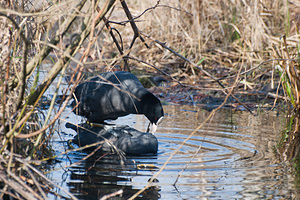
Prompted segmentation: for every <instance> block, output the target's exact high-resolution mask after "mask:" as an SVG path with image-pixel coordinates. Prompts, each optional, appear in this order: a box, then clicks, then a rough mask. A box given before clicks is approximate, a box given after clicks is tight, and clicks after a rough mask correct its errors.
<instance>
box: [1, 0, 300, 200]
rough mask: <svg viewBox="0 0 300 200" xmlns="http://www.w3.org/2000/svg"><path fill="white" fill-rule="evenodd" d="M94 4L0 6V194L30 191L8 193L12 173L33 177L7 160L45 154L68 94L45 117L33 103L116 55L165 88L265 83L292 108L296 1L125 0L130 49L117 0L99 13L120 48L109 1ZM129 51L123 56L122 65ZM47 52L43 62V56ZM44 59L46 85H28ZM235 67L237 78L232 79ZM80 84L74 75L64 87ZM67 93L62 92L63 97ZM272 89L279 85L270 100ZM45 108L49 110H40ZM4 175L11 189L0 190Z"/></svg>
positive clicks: (108, 66)
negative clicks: (59, 81) (167, 84)
mask: <svg viewBox="0 0 300 200" xmlns="http://www.w3.org/2000/svg"><path fill="white" fill-rule="evenodd" d="M79 2H81V4H82V6H80V5H79ZM97 2H98V4H97V5H98V6H99V8H98V10H97V6H95V5H93V4H91V1H79V0H68V1H58V2H56V3H54V2H52V3H48V1H45V0H44V1H38V0H37V1H35V0H19V1H5V0H2V1H0V5H1V6H0V14H1V15H0V66H1V72H0V76H1V80H0V87H1V100H0V101H1V109H0V111H1V115H0V117H1V127H0V130H1V134H0V139H1V141H2V143H1V145H0V153H1V157H0V159H1V161H0V162H1V165H0V167H2V168H3V169H6V171H5V170H4V171H3V173H2V174H0V178H1V180H2V182H4V184H3V185H4V187H3V190H2V194H9V195H16V197H23V198H27V195H28V191H30V188H27V189H24V190H23V189H22V188H20V189H19V190H17V189H16V188H18V187H15V186H16V185H17V184H21V182H20V181H19V179H18V178H16V177H17V176H16V177H14V175H20V176H21V175H22V176H23V175H24V173H25V174H27V175H28V174H29V176H30V177H34V175H32V176H31V175H30V173H32V174H35V175H38V172H36V171H34V170H33V169H32V168H30V170H28V169H27V171H26V170H24V169H23V168H16V167H15V166H14V165H12V164H11V163H12V161H14V162H15V163H18V166H23V167H24V166H27V165H30V163H27V161H26V162H25V161H24V160H22V159H24V158H26V157H29V158H31V159H42V158H43V157H50V156H51V155H50V154H51V150H49V149H48V148H49V147H48V146H46V145H43V144H44V143H47V140H49V139H51V131H49V130H52V129H50V128H51V127H52V126H53V124H55V122H56V120H57V119H58V118H59V115H60V113H61V112H62V111H63V109H64V107H65V106H66V105H67V102H68V100H69V99H70V98H71V96H70V95H69V96H68V95H67V96H68V97H67V99H66V100H65V101H64V102H63V104H62V106H61V107H60V109H59V111H58V112H57V114H56V115H55V116H54V117H53V118H49V119H48V118H47V117H46V120H45V121H42V122H40V123H37V121H40V120H37V117H38V115H37V113H38V107H37V103H38V102H39V100H40V98H41V97H42V95H43V93H44V91H45V90H47V88H48V87H49V86H50V85H51V84H52V81H53V79H54V78H55V77H56V76H57V75H58V74H59V73H62V74H64V73H65V71H67V72H71V73H73V72H74V73H78V74H81V73H83V72H85V71H86V72H91V73H95V72H97V71H107V70H114V68H116V69H117V67H116V66H117V65H121V67H122V66H123V65H124V56H125V62H128V63H129V66H130V68H131V70H143V72H144V73H146V72H152V73H153V72H156V69H154V67H155V68H157V69H158V70H159V71H161V72H163V74H164V75H166V74H169V76H170V77H172V79H173V80H176V81H174V85H178V84H179V83H178V81H180V82H181V83H184V84H185V86H187V87H189V86H193V88H197V87H198V86H203V85H204V83H206V84H208V85H209V86H211V87H218V88H220V89H221V90H223V89H224V88H227V90H225V89H224V90H223V92H225V93H226V92H227V93H228V91H229V90H228V88H230V87H231V86H232V84H233V83H234V82H236V83H237V87H238V88H239V89H238V91H237V89H235V91H233V92H235V93H238V92H241V91H243V90H244V91H246V92H248V91H254V90H261V88H262V87H263V86H264V85H267V84H269V85H270V86H271V88H274V89H276V88H280V85H283V87H282V88H283V89H284V91H285V94H286V97H287V99H289V100H290V102H291V103H292V104H293V106H294V107H295V108H297V109H299V105H300V98H299V90H300V89H299V88H300V83H299V72H298V71H299V48H300V42H299V38H300V35H299V30H298V29H299V28H298V27H299V26H300V17H299V14H300V11H299V10H300V2H299V1H296V0H292V1H282V0H273V1H270V0H268V1H263V2H262V1H257V0H254V1H242V0H233V1H209V0H208V1H204V0H185V1H182V0H179V1H178V0H177V1H174V0H172V1H166V0H162V1H154V0H152V1H128V2H127V3H128V7H129V9H130V12H131V14H132V15H133V17H134V19H135V23H136V25H137V27H138V28H139V31H140V35H139V36H142V38H143V39H145V42H142V41H141V39H140V38H139V37H138V38H137V39H136V40H135V42H134V43H133V46H132V48H129V47H130V44H131V43H132V39H133V36H134V34H133V29H132V27H131V26H130V22H129V21H128V18H127V16H126V14H125V12H124V7H122V5H121V3H120V2H119V1H116V3H115V4H114V8H113V9H110V11H109V13H107V14H106V15H105V16H106V18H107V19H108V20H109V21H110V23H109V24H110V26H111V27H112V28H114V29H113V33H114V35H115V37H116V38H117V40H118V41H119V44H120V46H122V47H123V48H122V49H121V50H120V49H119V50H118V49H117V48H116V46H115V43H114V42H113V40H112V37H111V35H110V34H109V31H107V29H106V28H105V24H104V22H103V20H102V17H103V15H104V14H105V13H106V11H107V10H106V9H105V6H107V8H110V6H111V5H108V4H106V3H107V2H109V1H108V0H107V1H97ZM110 2H113V1H110ZM101 9H102V10H101ZM99 10H101V11H100V12H99ZM144 11H145V12H144ZM98 13H100V14H99V15H98ZM101 13H102V14H101ZM118 33H119V34H118ZM136 33H137V32H136ZM284 35H285V37H283V36H284ZM121 39H122V43H121ZM146 45H147V46H149V48H147V47H146ZM120 51H122V53H123V55H120ZM129 53H130V57H131V58H130V57H129V58H130V59H128V57H127V59H128V60H126V55H128V54H129ZM50 54H51V56H52V59H46V58H49V55H50ZM47 60H48V61H47ZM49 60H50V61H51V62H52V64H53V67H52V68H51V69H49V73H48V75H47V76H46V77H45V80H40V81H37V80H36V79H37V77H38V75H39V73H37V72H38V69H39V67H38V66H39V65H40V64H43V63H44V62H46V61H47V62H49ZM70 60H72V62H71V64H70V65H69V61H70ZM141 61H142V62H141ZM276 68H277V69H282V71H281V72H280V73H279V72H278V71H276ZM239 69H242V70H241V73H240V79H239V80H237V81H235V80H236V74H237V71H238V70H239ZM33 72H34V73H33ZM166 77H167V76H166ZM29 78H30V79H31V80H32V81H31V82H29V81H28V79H29ZM167 78H168V77H167ZM79 79H80V76H77V80H76V81H74V82H73V83H74V85H73V86H76V84H77V83H78V81H79ZM216 79H218V81H219V82H216ZM35 80H36V81H35ZM170 80H171V79H170ZM217 83H218V84H217ZM220 85H222V86H223V87H224V88H221V87H220ZM57 87H58V88H59V85H58V86H57ZM199 88H200V87H199ZM73 89H74V87H71V86H70V88H69V91H68V92H69V93H72V90H73ZM230 91H231V90H230ZM278 93H279V89H278V90H277V91H276V92H275V93H274V94H272V95H273V97H276V95H277V94H278ZM266 94H267V93H266ZM54 100H55V98H54ZM54 100H53V101H54ZM52 109H53V107H52V106H50V108H49V110H48V111H47V112H48V113H51V112H52ZM49 132H50V133H49ZM46 133H47V134H46ZM24 138H25V139H24ZM43 147H45V148H43ZM24 149H25V150H24ZM21 158H22V159H21ZM18 159H19V160H18ZM30 166H31V165H30ZM12 169H13V170H12ZM12 173H13V174H12ZM10 177H13V178H14V181H16V183H15V185H9V184H7V183H8V182H7V180H8V179H9V178H10ZM32 179H33V178H32ZM41 180H43V181H45V180H44V179H43V178H41ZM32 181H34V184H32V185H34V187H33V188H34V191H35V192H36V193H34V196H35V198H43V196H44V195H45V192H44V188H41V187H40V185H39V181H38V180H32ZM43 181H41V184H44V183H43ZM46 182H47V184H50V185H51V184H52V183H49V181H48V180H47V181H46ZM26 184H27V185H28V183H26ZM29 185H30V184H29ZM52 186H53V184H52Z"/></svg>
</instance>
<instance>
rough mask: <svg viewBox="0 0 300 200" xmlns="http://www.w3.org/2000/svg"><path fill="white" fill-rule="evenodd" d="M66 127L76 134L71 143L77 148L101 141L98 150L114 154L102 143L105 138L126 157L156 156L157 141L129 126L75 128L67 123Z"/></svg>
mask: <svg viewBox="0 0 300 200" xmlns="http://www.w3.org/2000/svg"><path fill="white" fill-rule="evenodd" d="M66 127H67V128H71V129H73V130H75V131H76V132H77V135H76V136H75V137H74V139H73V140H72V142H73V143H75V144H77V145H78V146H85V145H89V144H93V143H96V142H101V141H103V144H100V145H102V146H101V148H100V150H101V151H102V152H114V149H113V148H112V146H111V145H110V144H109V143H107V142H104V139H103V138H105V139H107V140H109V141H110V143H111V144H113V145H114V146H115V147H116V148H117V149H119V150H122V151H123V152H124V153H126V155H145V154H156V153H157V150H158V141H157V139H156V137H155V136H154V135H153V134H149V133H143V132H140V131H138V130H136V129H134V128H131V127H129V126H108V125H106V126H104V127H91V126H90V125H88V124H80V125H79V126H76V125H73V124H70V123H67V124H66Z"/></svg>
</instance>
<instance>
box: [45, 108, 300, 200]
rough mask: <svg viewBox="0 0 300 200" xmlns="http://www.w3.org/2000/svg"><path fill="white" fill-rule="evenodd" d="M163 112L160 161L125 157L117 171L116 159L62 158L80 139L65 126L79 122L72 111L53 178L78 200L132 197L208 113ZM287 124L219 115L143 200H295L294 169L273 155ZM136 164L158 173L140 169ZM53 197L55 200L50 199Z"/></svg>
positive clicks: (272, 118)
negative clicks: (115, 194) (72, 142)
mask: <svg viewBox="0 0 300 200" xmlns="http://www.w3.org/2000/svg"><path fill="white" fill-rule="evenodd" d="M164 110H165V115H166V116H165V119H164V121H163V123H162V124H161V125H160V126H159V129H158V131H157V133H156V136H157V138H158V140H159V152H158V155H156V156H144V157H127V161H126V162H125V165H120V163H119V162H118V161H116V160H119V159H118V158H117V157H104V158H100V159H99V157H97V155H96V156H94V157H92V158H88V159H86V160H84V161H81V162H80V160H82V159H83V158H84V157H85V156H87V154H86V153H84V152H72V153H69V154H67V155H61V152H64V151H65V150H66V149H68V145H67V142H66V141H67V140H69V139H71V138H72V137H73V136H74V135H75V132H73V131H72V130H70V129H66V128H65V127H64V123H65V121H69V122H73V123H79V122H81V120H82V119H81V118H80V117H78V116H76V115H74V114H73V113H71V111H70V108H67V109H66V110H65V111H64V114H63V115H62V117H61V123H60V129H59V131H58V132H57V134H56V135H55V137H54V138H53V140H52V145H53V147H54V149H55V150H56V154H57V155H58V156H59V157H58V160H59V161H60V162H58V163H56V164H54V165H53V166H52V171H51V172H49V173H48V176H49V177H50V178H51V179H52V180H53V181H55V182H56V183H57V184H60V185H61V186H62V187H64V188H65V189H66V190H68V191H70V192H71V193H72V194H74V195H75V196H76V197H78V198H79V199H89V200H91V199H99V198H101V197H102V196H103V195H106V194H110V193H112V192H115V191H118V190H120V189H123V194H122V196H118V197H114V198H115V199H127V198H129V197H130V196H132V195H133V194H134V193H136V192H137V191H138V190H140V189H142V188H143V187H144V186H146V185H147V184H148V180H149V179H150V178H151V176H153V175H154V174H155V173H156V172H157V171H158V169H159V168H160V167H162V165H163V164H164V163H165V162H166V160H167V159H168V158H169V156H170V155H171V153H172V152H173V151H175V150H176V149H177V148H178V147H179V146H180V144H181V143H182V142H183V141H184V140H185V139H186V138H187V137H188V135H189V134H190V133H191V132H193V130H194V129H195V128H197V127H198V126H199V125H200V124H201V123H202V122H203V121H204V119H205V118H206V117H207V116H208V114H209V112H207V111H205V110H202V109H200V108H197V107H192V106H178V105H176V106H164ZM116 123H118V124H127V125H130V126H132V127H134V128H136V129H138V130H142V131H145V129H146V127H147V125H148V121H147V119H146V118H145V117H144V116H140V115H129V116H127V117H123V118H119V119H118V120H117V121H116ZM284 123H285V118H284V116H280V115H279V116H277V114H276V113H275V112H270V113H261V114H259V115H258V116H252V115H250V114H249V113H247V112H238V111H236V112H234V111H230V110H220V111H219V112H217V113H216V114H215V116H214V117H213V119H212V120H211V121H210V122H209V123H208V124H206V125H205V126H204V127H203V128H202V129H200V130H198V131H197V132H196V133H195V134H194V136H193V137H192V138H191V139H190V140H188V141H187V142H186V143H185V144H184V145H183V147H182V148H181V149H180V150H179V152H178V153H177V154H176V155H175V156H174V157H173V159H172V160H171V161H170V162H169V163H168V165H167V166H166V168H165V170H163V172H162V173H161V174H159V175H158V177H157V182H156V183H154V186H153V187H151V188H150V189H148V190H146V192H145V193H143V194H142V195H141V196H139V198H140V199H291V198H293V199H295V198H296V197H297V196H298V194H297V190H296V189H295V186H294V183H293V181H294V179H293V177H292V175H291V173H290V169H289V168H288V167H287V166H285V165H284V164H282V163H279V162H278V160H277V159H276V157H275V153H274V150H275V146H276V144H277V143H278V141H279V140H280V132H281V131H282V130H283V129H284ZM76 162H78V163H76ZM71 164H72V166H71V167H68V168H67V167H66V166H70V165H71ZM139 164H148V166H150V165H151V166H153V168H142V169H137V165H139ZM183 169H184V170H183ZM178 176H179V177H178ZM177 179H178V180H177ZM176 180H177V181H176ZM175 182H176V184H174V183H175ZM57 192H58V193H62V194H63V192H61V191H57ZM49 198H50V199H54V197H53V196H51V195H50V196H49Z"/></svg>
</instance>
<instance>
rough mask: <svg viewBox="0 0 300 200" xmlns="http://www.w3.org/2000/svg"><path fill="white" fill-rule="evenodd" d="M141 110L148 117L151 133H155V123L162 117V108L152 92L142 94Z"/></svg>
mask: <svg viewBox="0 0 300 200" xmlns="http://www.w3.org/2000/svg"><path fill="white" fill-rule="evenodd" d="M141 104H142V112H143V114H144V115H145V116H146V117H147V118H148V119H149V121H150V123H151V125H152V130H151V132H152V133H155V131H156V129H157V125H158V124H159V123H160V122H161V121H162V119H163V117H164V110H163V107H162V105H161V102H160V101H159V99H158V98H157V97H156V96H154V95H153V94H152V93H150V92H149V93H147V94H145V95H143V97H142V100H141Z"/></svg>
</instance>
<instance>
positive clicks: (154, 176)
mask: <svg viewBox="0 0 300 200" xmlns="http://www.w3.org/2000/svg"><path fill="white" fill-rule="evenodd" d="M240 71H241V68H240V70H239V73H240ZM238 78H239V76H237V78H236V81H235V83H234V87H231V89H230V90H229V92H228V94H227V95H226V97H225V99H224V101H223V103H222V104H221V105H219V106H218V107H217V108H216V109H214V110H212V111H211V112H210V114H209V115H208V117H207V118H206V119H205V120H204V121H203V122H202V123H201V124H200V125H199V126H198V127H197V128H196V129H194V131H193V132H191V133H190V135H189V136H188V137H187V138H186V139H185V140H184V141H183V142H182V143H181V144H180V146H179V147H178V148H177V149H176V150H174V151H173V152H172V154H171V155H170V156H169V158H168V159H167V160H166V161H165V163H164V164H163V166H162V167H161V168H160V169H159V171H158V172H156V173H155V174H154V175H153V176H152V177H151V178H150V180H149V181H148V184H147V185H146V186H145V187H144V188H143V189H141V190H139V191H138V192H136V193H135V194H134V195H133V196H131V197H130V198H129V199H130V200H132V199H135V198H136V197H138V195H140V194H141V193H142V192H144V191H145V190H146V189H147V188H149V187H150V186H151V185H152V182H153V180H155V179H156V178H157V176H158V175H159V174H160V173H161V172H162V171H163V170H164V169H165V168H166V166H167V164H168V163H169V162H170V160H171V159H172V158H173V157H174V156H175V155H176V154H177V153H178V152H179V150H180V149H181V148H182V147H183V145H184V144H185V143H186V142H187V141H188V140H189V139H191V138H192V137H193V135H194V134H195V133H196V132H197V131H198V130H200V129H201V128H202V127H203V126H204V125H205V124H206V123H207V122H208V121H209V120H210V119H211V118H212V117H213V116H214V114H215V113H216V112H217V111H218V110H219V109H220V108H222V107H223V106H224V105H225V103H226V102H227V100H228V98H229V96H230V95H231V93H232V91H233V89H234V88H235V85H236V84H237V82H238Z"/></svg>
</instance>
